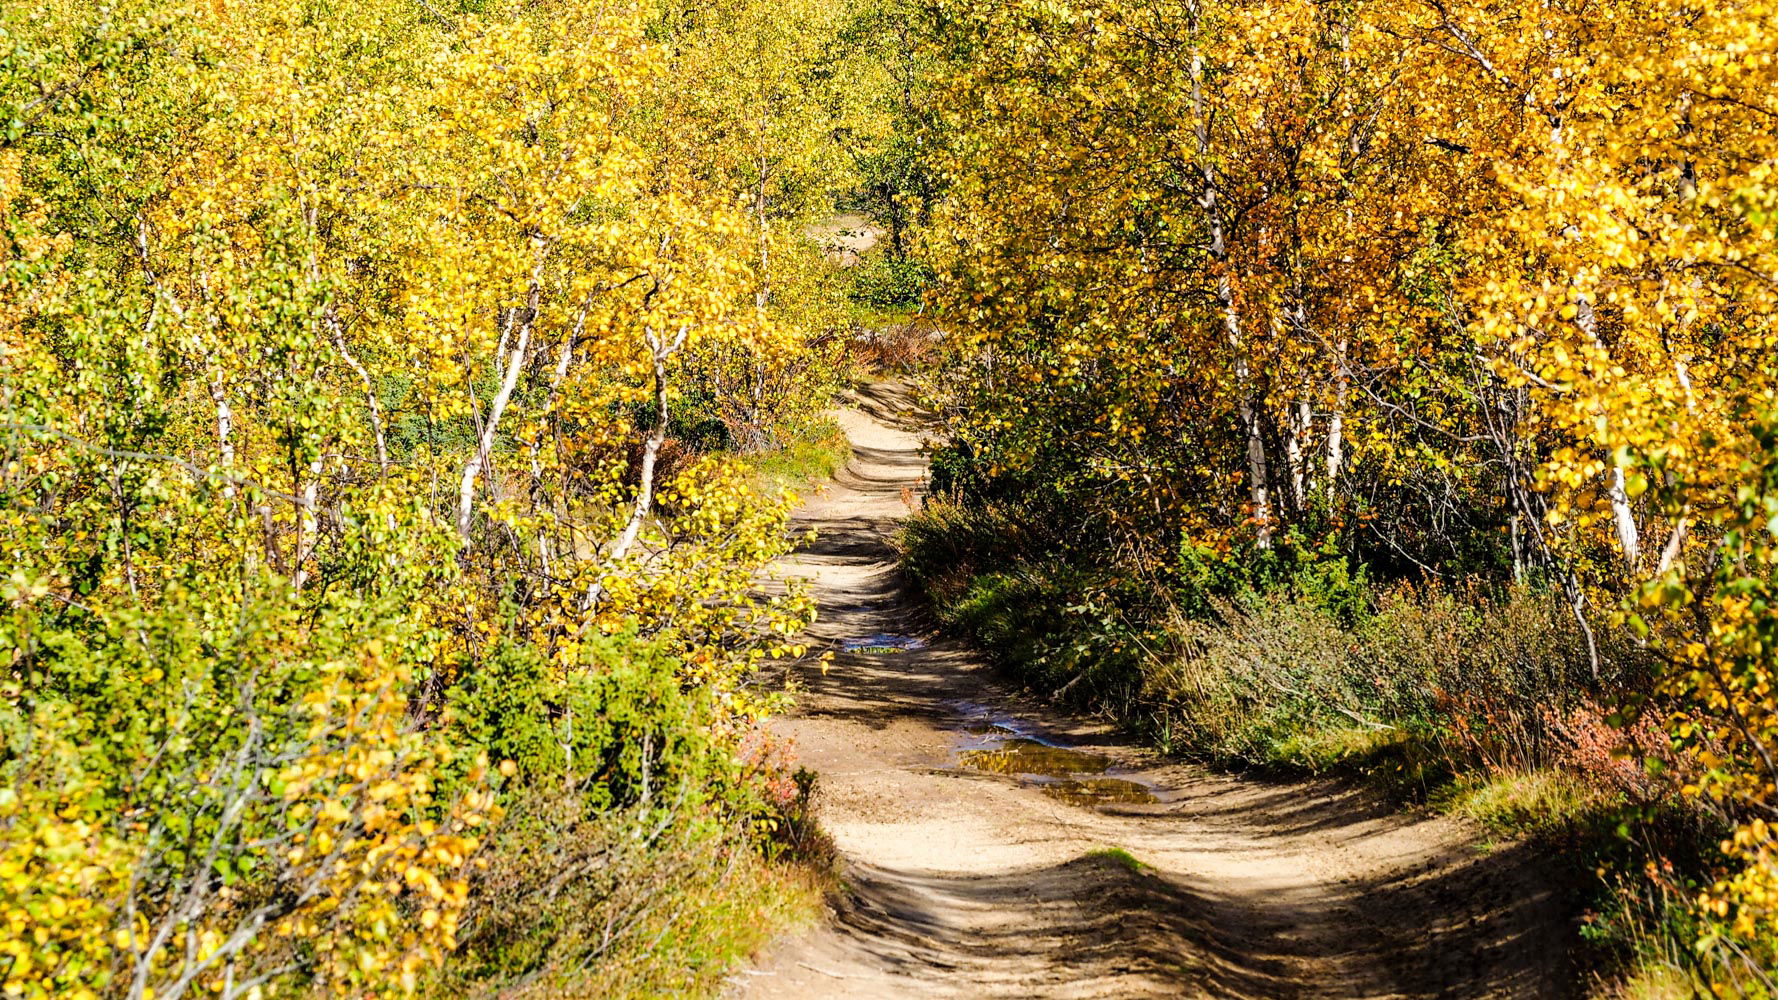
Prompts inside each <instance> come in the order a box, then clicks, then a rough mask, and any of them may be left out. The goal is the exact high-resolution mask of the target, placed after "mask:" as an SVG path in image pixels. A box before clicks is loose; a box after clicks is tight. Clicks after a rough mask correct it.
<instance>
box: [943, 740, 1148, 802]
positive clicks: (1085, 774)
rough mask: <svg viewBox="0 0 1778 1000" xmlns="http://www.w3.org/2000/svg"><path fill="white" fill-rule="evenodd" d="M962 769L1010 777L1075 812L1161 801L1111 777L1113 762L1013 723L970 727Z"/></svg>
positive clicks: (960, 750) (960, 763)
mask: <svg viewBox="0 0 1778 1000" xmlns="http://www.w3.org/2000/svg"><path fill="white" fill-rule="evenodd" d="M957 766H958V767H962V768H967V769H969V770H972V771H983V772H986V773H988V774H1001V775H1006V776H1007V777H1009V778H1013V779H1015V780H1017V781H1019V782H1020V783H1022V784H1027V785H1034V786H1036V787H1037V788H1038V789H1040V790H1041V791H1042V792H1043V793H1044V794H1045V795H1048V796H1049V797H1050V798H1053V799H1056V800H1058V801H1060V802H1066V803H1068V804H1069V805H1074V806H1089V807H1091V806H1102V805H1113V804H1119V803H1143V802H1158V801H1160V800H1159V799H1157V798H1155V795H1154V792H1153V791H1151V790H1150V789H1149V788H1148V786H1147V785H1144V784H1143V783H1141V782H1139V781H1132V780H1131V779H1129V778H1120V777H1117V776H1116V775H1115V774H1112V773H1110V772H1112V771H1113V770H1114V767H1113V763H1112V760H1111V758H1110V757H1107V756H1105V755H1104V754H1098V753H1092V752H1090V751H1087V750H1076V749H1074V748H1072V747H1065V746H1058V745H1057V744H1055V743H1054V742H1051V741H1049V740H1045V739H1041V738H1039V737H1037V736H1036V735H1034V734H1032V733H1030V732H1027V731H1025V729H1024V727H1022V726H1019V725H1018V724H1017V723H1016V722H1014V721H1012V720H1004V721H990V720H979V719H978V720H975V721H972V722H970V723H968V724H966V725H964V726H963V727H962V730H961V739H960V741H959V746H958V751H957Z"/></svg>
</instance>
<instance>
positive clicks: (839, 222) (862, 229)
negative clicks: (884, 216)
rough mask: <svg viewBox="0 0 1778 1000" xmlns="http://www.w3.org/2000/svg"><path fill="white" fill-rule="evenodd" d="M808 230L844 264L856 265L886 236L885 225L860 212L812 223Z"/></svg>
mask: <svg viewBox="0 0 1778 1000" xmlns="http://www.w3.org/2000/svg"><path fill="white" fill-rule="evenodd" d="M808 232H809V238H810V239H813V240H814V241H815V242H816V243H819V244H820V245H821V246H822V248H823V249H825V250H826V251H827V255H828V256H829V257H830V258H832V259H834V260H836V261H839V263H840V266H842V267H852V266H854V265H856V264H857V263H858V262H859V260H861V259H862V258H863V257H864V255H865V254H866V253H867V252H869V251H870V249H871V248H872V247H874V246H876V245H877V241H878V240H880V239H882V238H883V227H881V226H879V225H877V224H876V223H874V222H872V221H871V220H870V219H869V217H867V216H864V215H860V214H857V213H850V214H846V215H836V216H834V217H833V218H831V219H829V220H827V221H826V222H823V223H821V224H820V225H815V226H810V227H809V230H808Z"/></svg>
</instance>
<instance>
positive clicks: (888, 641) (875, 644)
mask: <svg viewBox="0 0 1778 1000" xmlns="http://www.w3.org/2000/svg"><path fill="white" fill-rule="evenodd" d="M925 648H926V640H925V639H922V638H920V637H919V636H916V635H902V634H900V633H897V632H878V633H876V634H875V635H862V636H858V637H856V638H852V639H842V640H841V641H840V652H842V653H874V654H885V653H905V652H908V651H910V650H915V649H925Z"/></svg>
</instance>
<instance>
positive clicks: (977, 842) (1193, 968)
mask: <svg viewBox="0 0 1778 1000" xmlns="http://www.w3.org/2000/svg"><path fill="white" fill-rule="evenodd" d="M854 403H855V407H854V408H852V409H848V410H846V411H844V412H843V413H842V414H841V421H842V423H843V424H844V426H845V428H846V431H847V433H848V434H849V435H850V437H851V439H852V444H853V448H854V458H853V460H852V462H851V464H850V465H849V466H848V468H847V469H846V470H845V472H844V473H843V474H842V475H841V477H840V479H839V482H838V484H837V485H836V486H835V487H834V488H832V489H830V490H828V491H826V492H825V493H824V494H823V495H821V496H818V497H816V498H815V499H814V500H813V501H812V502H810V503H809V505H808V506H807V507H806V508H805V509H804V510H803V511H802V513H801V514H800V520H801V526H802V527H805V528H807V527H813V528H816V529H818V530H819V532H820V534H819V537H818V539H817V541H816V542H815V543H814V544H813V545H811V546H809V547H807V548H805V549H804V550H802V551H801V552H799V553H798V554H797V555H796V556H794V557H793V558H792V559H791V560H789V561H788V562H787V564H786V566H785V568H786V569H787V570H789V571H790V572H793V573H796V574H800V575H803V576H806V577H809V578H811V579H812V581H813V585H814V588H815V591H816V593H817V595H818V597H819V599H820V602H821V609H822V614H821V621H820V623H819V624H818V625H817V626H816V630H815V634H816V636H817V638H818V639H820V640H821V641H824V642H831V643H833V644H834V645H835V646H836V648H837V647H838V646H839V645H840V644H841V643H842V642H843V640H845V639H848V638H852V637H857V636H865V635H871V634H874V633H924V632H925V631H926V628H925V625H924V624H923V620H924V619H923V615H922V613H921V611H920V610H919V604H918V602H917V600H916V599H915V598H914V597H913V595H911V594H908V593H905V592H904V591H903V589H902V585H901V582H900V580H899V579H898V577H897V574H896V571H895V568H894V554H893V552H892V551H891V549H890V545H889V540H890V538H891V536H892V534H893V531H894V529H895V526H896V522H897V521H898V520H899V519H900V518H901V517H903V516H905V515H906V514H907V513H908V511H909V510H910V505H911V504H912V503H915V502H917V496H918V493H919V490H920V488H921V486H922V484H923V482H924V476H925V462H924V459H923V458H922V455H921V452H920V441H919V438H918V436H917V434H916V433H914V432H912V431H910V430H909V429H908V427H907V425H906V418H905V416H904V414H906V413H908V412H910V411H911V407H910V405H909V402H908V400H907V399H906V397H905V392H904V391H903V389H902V387H900V386H898V385H896V384H894V383H877V384H876V385H873V386H871V387H869V388H867V389H866V390H864V391H863V392H862V393H861V394H860V395H859V396H858V397H857V398H856V399H855V400H854ZM803 681H804V683H805V684H806V686H807V691H806V693H805V694H804V696H803V698H802V699H801V703H800V704H801V707H800V709H799V711H798V713H797V714H796V715H794V716H791V717H788V718H785V719H782V720H779V721H778V723H777V724H776V725H777V727H778V728H779V729H780V731H781V732H783V733H785V734H788V735H790V736H792V737H793V738H794V740H795V742H796V746H797V750H798V757H799V758H800V760H801V761H802V763H803V764H804V765H805V766H808V767H810V768H813V769H814V770H816V771H818V772H819V773H820V775H821V780H820V785H819V791H818V798H817V808H818V811H819V816H820V819H821V822H822V824H823V825H824V826H825V828H826V829H827V831H828V832H829V833H830V834H831V835H832V836H833V838H834V841H835V842H836V844H837V846H838V848H839V851H840V855H841V860H842V865H843V869H842V875H843V879H844V884H845V888H844V891H843V892H842V893H841V895H840V897H839V898H837V899H836V900H834V901H833V905H832V908H831V912H830V913H829V914H828V918H827V919H826V920H825V921H824V922H822V923H821V924H820V925H819V926H817V927H815V928H813V929H811V930H808V931H805V932H803V933H801V934H799V935H796V936H793V937H790V938H787V939H785V940H782V941H780V942H778V944H777V945H776V946H775V947H774V948H773V950H772V951H771V952H770V953H768V954H767V955H765V956H763V958H762V959H761V961H760V962H759V964H758V965H757V967H755V968H753V969H749V970H744V971H742V972H740V973H737V974H736V975H735V976H734V977H733V979H732V984H733V989H732V991H731V993H732V994H733V995H734V996H735V997H738V998H743V1000H780V998H810V997H823V998H825V997H860V998H888V997H969V998H976V997H1005V998H1034V997H1056V998H1085V997H1095V998H1098V997H1105V998H1112V997H1116V998H1126V997H1128V998H1135V997H1219V998H1220V997H1342V998H1344V997H1366V998H1372V997H1452V998H1469V997H1526V998H1530V997H1539V998H1541V997H1563V996H1570V995H1573V993H1574V992H1575V991H1574V989H1573V986H1572V984H1571V982H1570V980H1571V979H1572V976H1571V975H1570V973H1569V972H1568V961H1567V958H1566V953H1567V948H1568V942H1570V941H1571V940H1573V938H1574V929H1573V927H1572V925H1571V924H1570V923H1569V921H1568V919H1567V915H1566V914H1565V913H1564V911H1563V908H1562V906H1561V905H1560V904H1559V903H1558V902H1557V900H1556V898H1555V896H1556V894H1555V892H1554V891H1553V889H1552V887H1551V885H1550V884H1549V883H1548V881H1547V880H1545V879H1542V878H1540V877H1539V874H1538V872H1537V870H1536V865H1537V859H1536V858H1535V857H1534V856H1533V855H1532V854H1531V852H1529V851H1527V850H1525V849H1522V848H1517V847H1510V846H1509V847H1504V848H1500V849H1497V850H1494V851H1492V852H1483V851H1481V850H1479V849H1478V848H1477V847H1476V846H1475V843H1476V838H1475V831H1473V830H1470V829H1467V828H1466V827H1465V826H1463V825H1462V824H1461V823H1459V822H1457V821H1455V820H1452V819H1450V818H1443V817H1429V816H1423V815H1412V814H1407V815H1404V814H1401V813H1398V812H1395V811H1393V810H1390V809H1388V808H1387V807H1385V806H1383V805H1381V804H1380V803H1378V802H1376V801H1375V800H1374V799H1373V798H1372V797H1371V796H1369V795H1367V794H1365V793H1364V792H1362V791H1360V790H1354V789H1351V788H1347V787H1344V786H1341V785H1339V784H1335V783H1331V782H1296V783H1274V782H1265V781H1259V780H1254V779H1249V778H1232V777H1229V776H1225V775H1218V774H1214V773H1210V772H1207V771H1205V770H1202V769H1197V768H1193V767H1187V766H1181V765H1178V764H1173V763H1167V762H1164V761H1162V760H1160V759H1158V758H1156V757H1155V756H1153V755H1151V754H1148V753H1146V752H1145V751H1143V750H1141V749H1140V748H1138V747H1136V746H1134V745H1132V744H1129V743H1127V742H1124V741H1120V740H1119V739H1118V738H1117V737H1116V736H1115V735H1114V734H1113V733H1111V732H1110V731H1109V730H1107V729H1105V728H1103V727H1101V726H1097V725H1094V724H1090V723H1087V722H1083V721H1081V720H1078V719H1071V718H1068V717H1066V716H1063V715H1060V714H1057V713H1056V712H1054V711H1052V710H1050V709H1048V708H1046V707H1044V706H1043V705H1041V704H1038V703H1035V702H1033V701H1031V700H1029V699H1026V698H1023V697H1021V696H1019V695H1018V694H1016V693H1015V692H1013V691H1012V690H1011V689H1010V688H1008V687H1007V686H1005V685H1004V684H1002V683H1000V682H997V680H996V679H995V678H994V677H993V676H992V674H991V672H990V671H989V670H988V669H987V668H986V667H985V666H984V665H983V664H982V663H981V662H980V660H979V659H977V658H976V656H974V655H973V654H972V653H971V651H970V650H969V649H967V648H966V647H964V646H962V645H960V644H958V643H956V642H953V641H949V640H938V639H934V640H932V642H931V645H929V646H927V647H926V648H923V649H919V650H913V651H907V652H900V653H894V654H884V653H841V654H839V655H838V656H837V657H836V660H835V664H834V667H833V669H832V671H831V672H830V673H828V674H826V675H822V674H821V673H820V672H819V671H818V670H814V669H809V670H807V671H806V675H805V676H804V678H803ZM983 719H992V720H996V721H999V720H1012V722H1013V724H1014V725H1016V726H1018V727H1019V728H1020V729H1021V730H1022V731H1025V732H1028V733H1030V734H1033V735H1037V736H1038V737H1040V738H1042V739H1045V740H1047V741H1050V742H1054V743H1059V744H1063V745H1066V746H1070V747H1078V748H1083V749H1087V750H1091V751H1094V752H1097V753H1100V754H1104V755H1107V756H1109V757H1111V758H1112V759H1113V761H1114V762H1115V763H1116V765H1117V768H1116V772H1117V773H1118V774H1119V776H1121V777H1124V778H1128V779H1131V780H1136V781H1139V782H1141V783H1143V784H1145V785H1147V786H1148V787H1149V788H1151V789H1152V790H1153V791H1154V793H1155V796H1156V798H1157V799H1158V801H1156V802H1153V803H1146V804H1120V805H1112V806H1100V807H1097V808H1088V807H1082V806H1076V805H1068V804H1064V803H1063V802H1060V801H1057V800H1056V799H1055V798H1052V797H1050V796H1048V795H1045V794H1044V793H1043V791H1042V790H1041V789H1040V788H1038V787H1035V786H1034V785H1032V784H1030V783H1028V782H1023V783H1022V782H1021V781H1019V780H1018V779H1016V778H1014V777H1009V776H1004V775H996V774H988V773H982V772H979V771H974V770H970V769H968V768H961V767H959V766H958V747H959V746H960V744H963V743H965V742H967V741H968V740H969V738H970V737H969V736H968V732H967V731H968V730H969V728H970V726H971V725H972V723H975V724H979V723H980V722H981V721H982V720H983ZM1108 848H1118V849H1121V850H1123V851H1126V852H1128V854H1129V855H1131V856H1133V857H1134V858H1135V859H1136V860H1137V861H1138V862H1140V865H1139V866H1135V867H1132V866H1131V865H1130V864H1128V863H1127V862H1125V861H1122V860H1120V859H1119V858H1118V857H1115V856H1111V855H1108V854H1106V853H1104V852H1105V850H1106V849H1108Z"/></svg>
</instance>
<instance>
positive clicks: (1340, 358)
mask: <svg viewBox="0 0 1778 1000" xmlns="http://www.w3.org/2000/svg"><path fill="white" fill-rule="evenodd" d="M1334 361H1335V368H1334V402H1333V410H1332V411H1331V412H1330V413H1329V414H1328V415H1327V488H1328V489H1330V490H1331V489H1335V488H1337V486H1336V484H1337V483H1338V482H1339V478H1340V466H1341V465H1343V464H1344V463H1345V459H1346V455H1345V447H1346V393H1347V392H1349V391H1350V390H1351V376H1350V375H1349V374H1348V373H1347V371H1346V340H1345V338H1344V337H1342V338H1340V342H1339V343H1338V344H1336V345H1335V347H1334Z"/></svg>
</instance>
